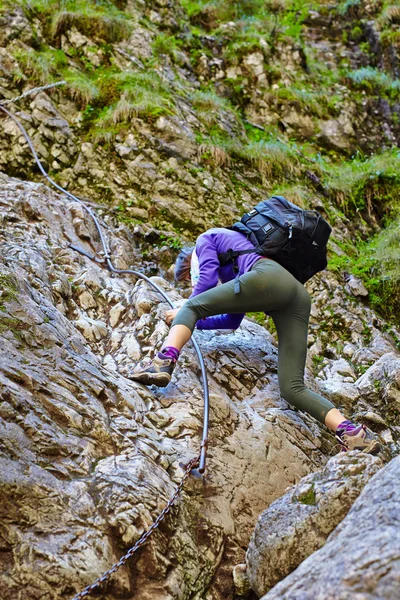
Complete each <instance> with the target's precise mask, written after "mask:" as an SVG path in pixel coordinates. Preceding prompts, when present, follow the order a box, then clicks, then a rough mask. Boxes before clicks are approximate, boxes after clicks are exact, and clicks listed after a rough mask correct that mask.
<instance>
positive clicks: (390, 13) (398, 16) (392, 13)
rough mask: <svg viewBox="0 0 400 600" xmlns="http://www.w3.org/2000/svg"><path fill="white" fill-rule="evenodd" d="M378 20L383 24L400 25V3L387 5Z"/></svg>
mask: <svg viewBox="0 0 400 600" xmlns="http://www.w3.org/2000/svg"><path fill="white" fill-rule="evenodd" d="M378 22H379V23H380V25H381V26H387V25H399V24H400V6H399V5H398V4H391V5H389V6H386V7H385V8H384V9H383V11H382V14H381V15H380V17H379V18H378Z"/></svg>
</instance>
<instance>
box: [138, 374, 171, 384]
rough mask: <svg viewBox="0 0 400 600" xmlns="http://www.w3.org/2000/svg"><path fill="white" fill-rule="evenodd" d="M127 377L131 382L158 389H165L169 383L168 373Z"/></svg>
mask: <svg viewBox="0 0 400 600" xmlns="http://www.w3.org/2000/svg"><path fill="white" fill-rule="evenodd" d="M128 377H129V379H132V380H133V381H138V382H139V383H144V385H156V386H158V387H167V385H168V384H169V382H170V381H171V375H169V373H132V374H131V375H128Z"/></svg>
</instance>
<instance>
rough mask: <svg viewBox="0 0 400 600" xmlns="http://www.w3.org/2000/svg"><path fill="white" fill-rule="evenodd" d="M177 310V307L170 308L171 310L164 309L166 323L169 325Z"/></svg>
mask: <svg viewBox="0 0 400 600" xmlns="http://www.w3.org/2000/svg"><path fill="white" fill-rule="evenodd" d="M179 310H180V309H179V308H171V310H167V311H165V320H166V322H167V325H171V323H172V321H173V320H174V319H175V317H176V315H177V314H178V312H179Z"/></svg>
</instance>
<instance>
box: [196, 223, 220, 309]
mask: <svg viewBox="0 0 400 600" xmlns="http://www.w3.org/2000/svg"><path fill="white" fill-rule="evenodd" d="M196 254H197V258H198V260H199V271H200V273H199V278H198V280H197V283H196V285H195V287H194V289H193V292H192V293H191V294H190V298H193V297H194V296H198V295H199V294H201V293H202V292H206V291H207V290H211V289H212V288H214V287H215V286H216V285H217V283H218V272H219V268H220V264H219V260H218V254H217V250H216V248H215V245H214V241H213V239H212V237H211V235H210V234H209V233H207V232H206V233H203V234H202V235H200V236H199V237H198V239H197V242H196Z"/></svg>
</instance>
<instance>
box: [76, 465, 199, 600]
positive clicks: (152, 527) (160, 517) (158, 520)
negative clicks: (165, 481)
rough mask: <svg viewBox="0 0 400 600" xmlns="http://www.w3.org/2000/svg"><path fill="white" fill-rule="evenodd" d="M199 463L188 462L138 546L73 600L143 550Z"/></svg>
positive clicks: (133, 547)
mask: <svg viewBox="0 0 400 600" xmlns="http://www.w3.org/2000/svg"><path fill="white" fill-rule="evenodd" d="M199 462H200V456H198V457H197V458H192V460H190V461H189V462H188V464H187V465H186V467H185V473H184V475H183V477H182V479H181V480H180V482H179V484H178V487H177V488H176V490H175V492H174V494H173V496H172V497H171V499H170V500H169V501H168V503H167V504H166V506H165V507H164V508H163V510H162V511H161V512H160V514H159V515H158V517H157V518H156V520H155V521H154V522H153V523H152V525H150V527H149V529H148V530H147V531H145V532H144V533H143V534H142V535H141V536H140V538H139V539H138V541H137V542H136V544H135V545H134V546H132V548H130V549H129V550H128V552H127V553H126V554H124V556H122V557H121V558H120V559H119V561H118V562H116V563H115V564H113V566H112V567H111V568H110V569H109V570H108V571H106V572H105V573H103V575H101V577H98V578H97V579H96V580H95V581H94V582H93V583H92V584H91V585H88V586H87V587H85V589H84V590H82V591H81V592H78V594H76V596H74V597H73V598H72V600H80V599H81V598H84V597H85V596H88V595H89V594H90V593H91V592H92V591H93V590H95V589H96V588H97V587H98V586H99V585H101V584H102V583H104V582H105V581H108V579H110V577H111V575H113V573H115V572H116V571H118V569H120V568H121V567H122V566H123V565H124V564H125V563H126V561H127V560H128V558H130V557H131V556H132V555H133V554H135V552H136V551H137V550H139V548H141V547H142V546H143V545H144V544H145V543H146V542H147V540H148V539H149V537H150V536H151V534H152V533H153V532H154V531H155V530H156V529H157V527H158V526H159V525H160V523H162V521H163V520H164V519H165V517H166V516H167V514H168V513H169V512H170V510H171V508H172V506H173V505H174V503H175V501H176V499H177V498H178V496H179V494H180V493H181V491H182V488H183V486H184V485H185V483H186V480H187V478H188V477H189V475H190V471H191V470H192V469H194V468H195V467H198V465H199Z"/></svg>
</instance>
